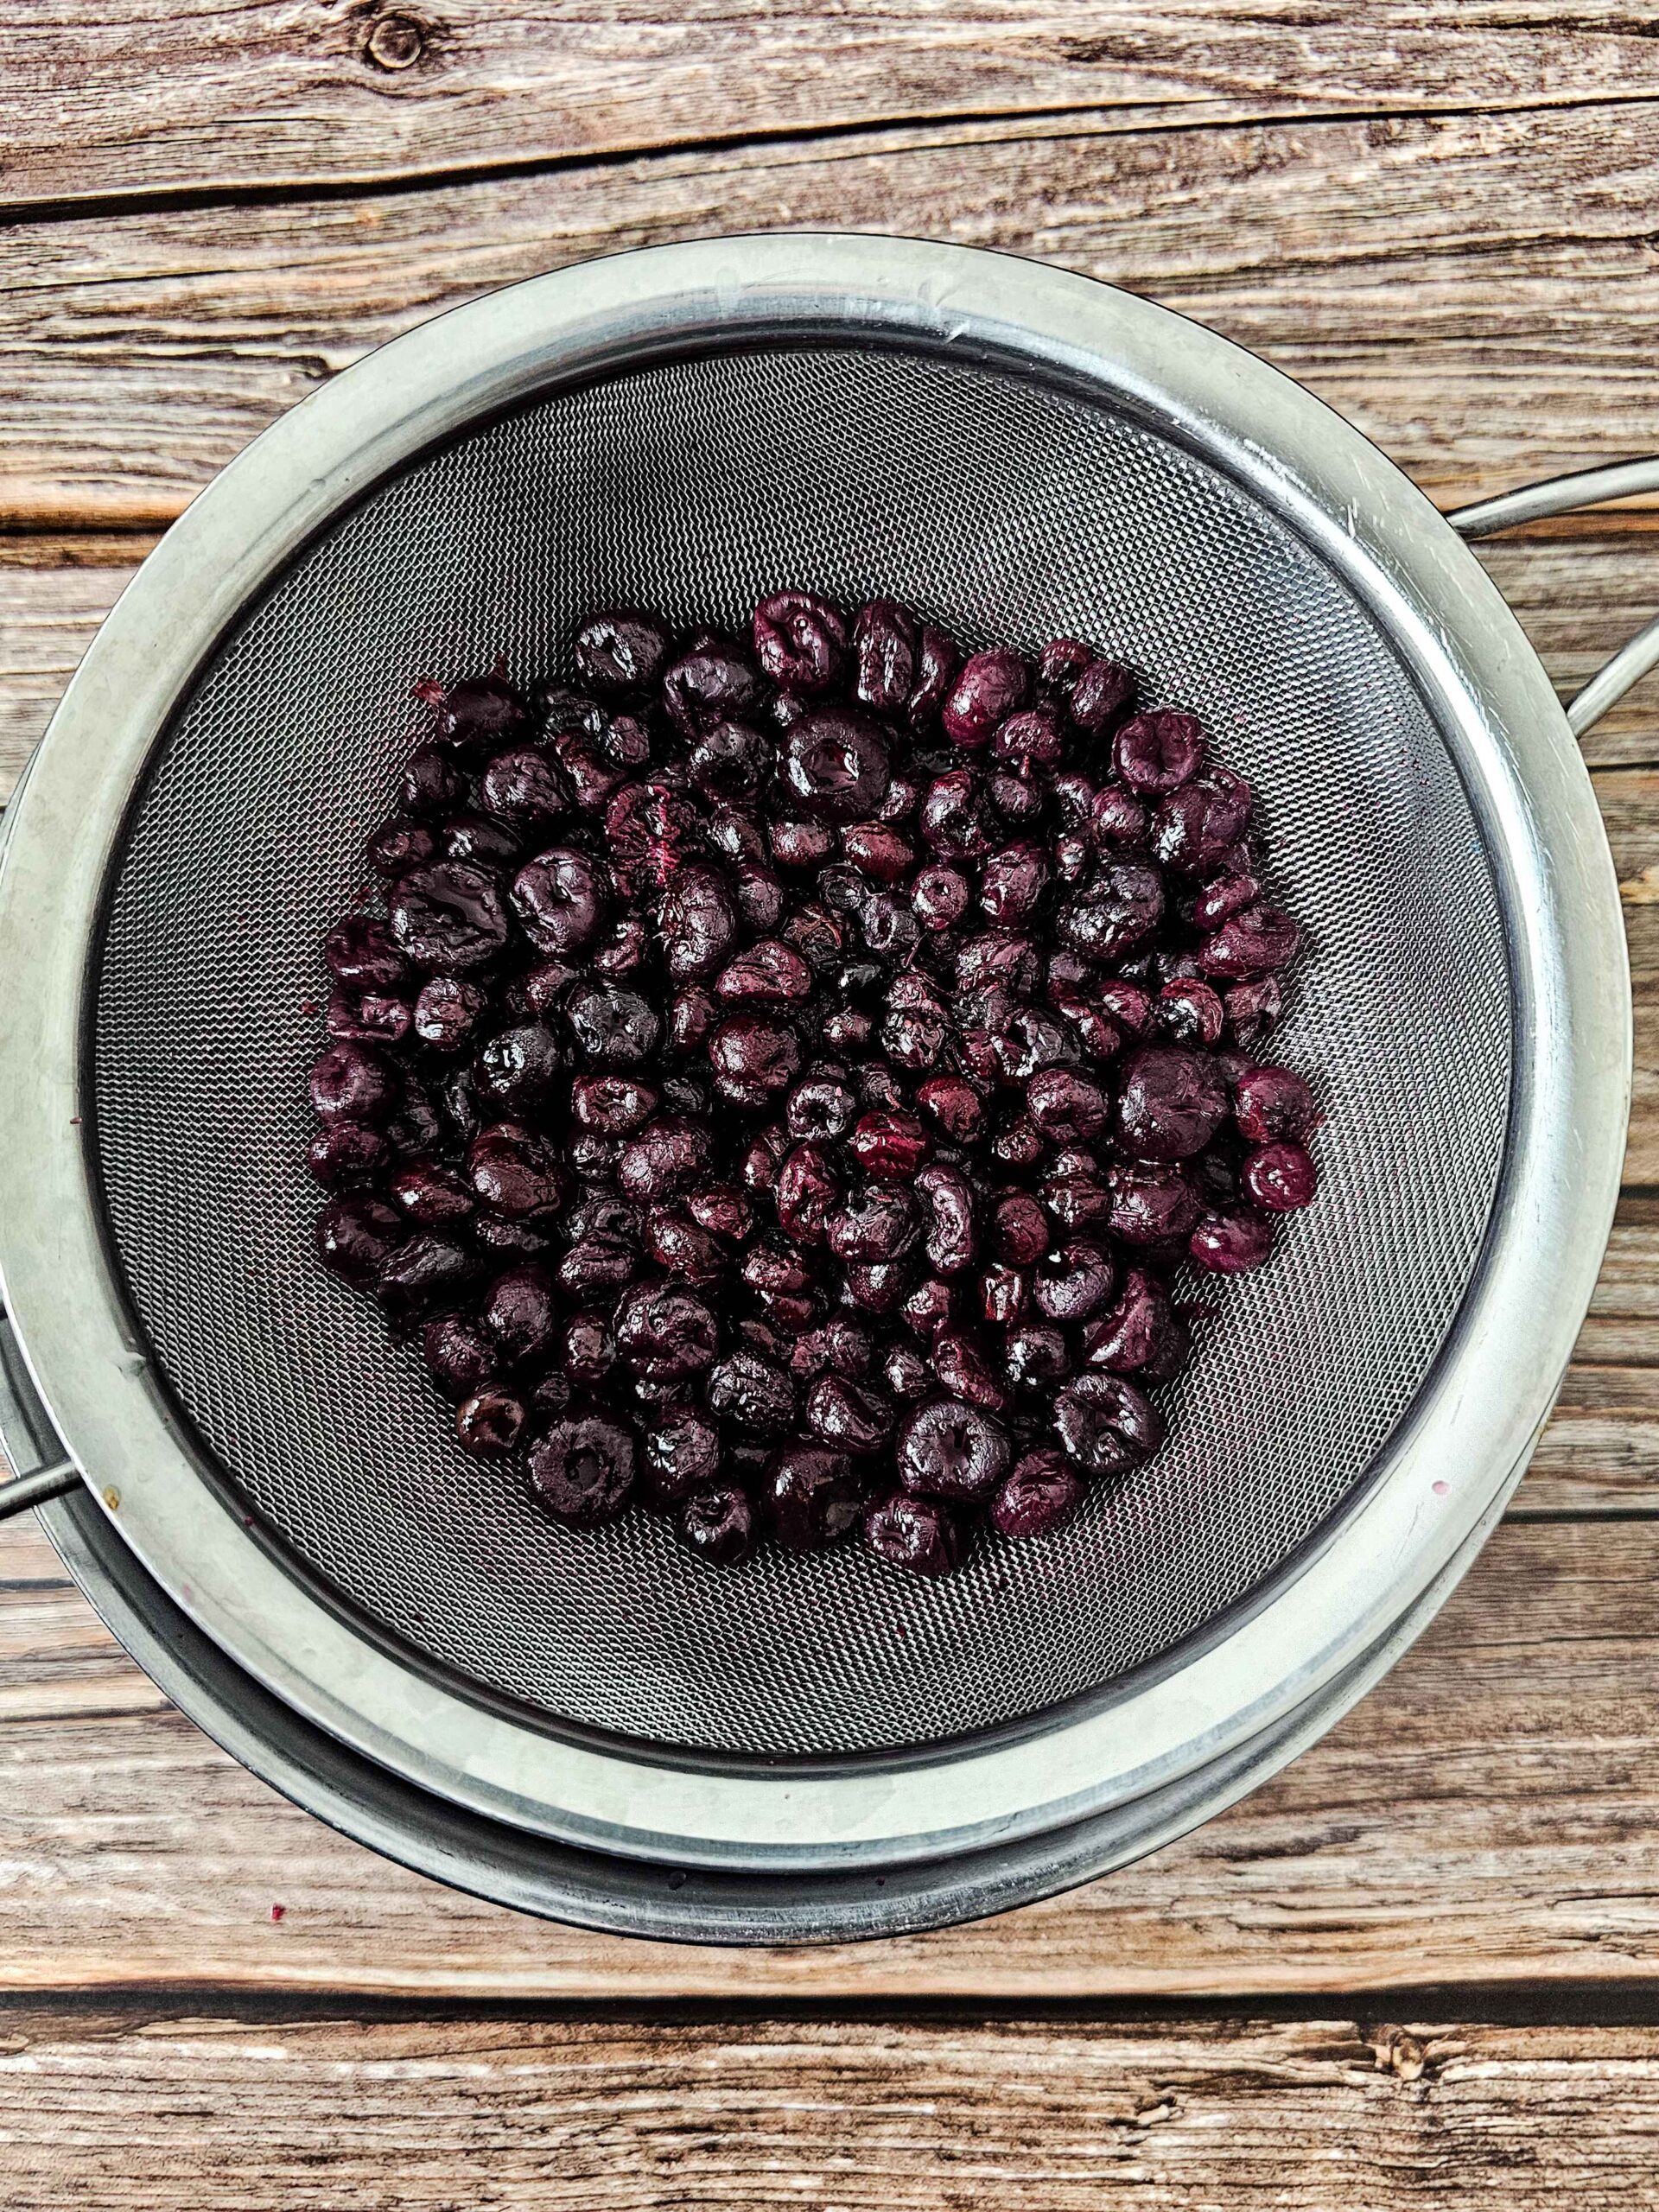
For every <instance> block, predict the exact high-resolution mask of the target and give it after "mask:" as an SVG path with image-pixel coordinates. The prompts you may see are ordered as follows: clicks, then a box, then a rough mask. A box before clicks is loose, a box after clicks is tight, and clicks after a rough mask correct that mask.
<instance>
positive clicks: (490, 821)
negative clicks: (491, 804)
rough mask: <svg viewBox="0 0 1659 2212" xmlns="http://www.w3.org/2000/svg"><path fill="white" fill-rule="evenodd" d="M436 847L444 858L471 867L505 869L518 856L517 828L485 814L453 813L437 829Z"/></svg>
mask: <svg viewBox="0 0 1659 2212" xmlns="http://www.w3.org/2000/svg"><path fill="white" fill-rule="evenodd" d="M438 850H439V851H440V852H441V853H442V855H443V857H444V859H445V860H447V861H465V862H466V863H467V865H468V866H469V867H472V868H506V867H508V866H509V865H511V864H512V862H514V861H517V860H518V855H519V851H520V846H519V842H518V835H517V833H516V831H514V830H512V829H508V827H507V825H506V823H505V822H498V821H497V820H496V819H495V818H494V817H493V816H492V815H488V814H470V813H467V812H462V813H460V814H452V815H451V816H450V817H449V818H448V821H447V822H444V823H441V824H440V825H439V829H438Z"/></svg>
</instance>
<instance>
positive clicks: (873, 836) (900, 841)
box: [841, 822, 916, 936]
mask: <svg viewBox="0 0 1659 2212" xmlns="http://www.w3.org/2000/svg"><path fill="white" fill-rule="evenodd" d="M841 849H842V852H844V853H845V854H846V855H847V858H848V860H849V861H850V862H851V864H852V865H853V867H855V868H857V869H858V871H859V872H860V874H863V875H868V877H870V879H871V880H873V881H874V882H876V883H888V884H891V883H902V882H903V881H904V880H905V878H906V876H908V875H909V874H910V873H911V871H912V869H913V868H914V867H915V865H916V850H915V848H914V846H913V845H912V843H911V842H910V840H909V838H908V837H906V836H904V835H903V834H902V833H901V832H900V831H899V830H897V829H893V828H891V827H890V826H889V825H888V824H887V823H885V822H857V823H854V824H853V826H852V828H851V829H845V830H843V831H842V839H841ZM868 931H869V925H868V923H866V925H865V933H866V935H867V936H868Z"/></svg>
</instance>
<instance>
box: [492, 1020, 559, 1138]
mask: <svg viewBox="0 0 1659 2212" xmlns="http://www.w3.org/2000/svg"><path fill="white" fill-rule="evenodd" d="M563 1068H564V1057H563V1053H562V1052H560V1049H559V1046H558V1040H557V1039H556V1038H555V1036H554V1034H553V1033H552V1031H551V1030H550V1029H544V1028H543V1027H542V1025H541V1023H540V1022H539V1021H525V1022H519V1023H518V1024H516V1025H515V1026H514V1027H512V1028H511V1029H503V1030H499V1031H498V1032H497V1033H496V1034H495V1035H494V1036H493V1037H489V1038H486V1039H485V1041H484V1044H483V1046H482V1047H481V1048H480V1052H479V1054H478V1057H477V1058H476V1059H475V1060H474V1063H473V1080H474V1084H475V1085H476V1086H477V1090H478V1095H479V1096H480V1099H482V1100H486V1101H488V1102H489V1103H490V1104H492V1105H493V1107H494V1108H495V1109H496V1110H497V1111H498V1112H499V1111H500V1110H501V1109H503V1108H505V1109H506V1110H507V1111H508V1112H509V1113H512V1114H518V1115H524V1114H527V1113H530V1112H531V1111H533V1110H534V1109H535V1108H537V1106H539V1105H540V1104H541V1103H542V1102H543V1100H544V1099H545V1098H546V1097H547V1096H548V1095H549V1094H550V1091H551V1090H552V1089H553V1087H554V1085H555V1084H556V1083H557V1082H558V1080H559V1077H560V1076H561V1074H562V1073H563Z"/></svg>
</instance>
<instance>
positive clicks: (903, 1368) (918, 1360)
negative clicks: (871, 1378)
mask: <svg viewBox="0 0 1659 2212" xmlns="http://www.w3.org/2000/svg"><path fill="white" fill-rule="evenodd" d="M881 1379H882V1381H883V1382H884V1383H886V1384H887V1388H888V1389H889V1390H891V1391H892V1392H893V1395H894V1397H896V1398H904V1399H906V1400H912V1401H913V1400H915V1399H917V1398H925V1396H926V1395H927V1394H928V1392H929V1391H930V1390H931V1389H932V1388H933V1370H932V1369H931V1367H930V1366H929V1365H928V1363H927V1362H926V1360H925V1358H924V1357H922V1355H921V1353H920V1352H918V1351H917V1350H916V1349H915V1348H914V1346H913V1345H911V1344H889V1345H888V1346H887V1350H886V1351H884V1352H883V1353H882V1355H881Z"/></svg>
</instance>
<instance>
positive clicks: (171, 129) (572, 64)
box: [0, 0, 1659, 205]
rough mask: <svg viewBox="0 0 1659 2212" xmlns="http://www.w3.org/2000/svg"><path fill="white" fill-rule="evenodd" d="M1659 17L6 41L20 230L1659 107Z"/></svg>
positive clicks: (312, 22) (671, 12) (799, 18)
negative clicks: (1512, 111) (674, 163)
mask: <svg viewBox="0 0 1659 2212" xmlns="http://www.w3.org/2000/svg"><path fill="white" fill-rule="evenodd" d="M1656 23H1659V16H1656V15H1655V13H1654V10H1653V9H1652V7H1651V4H1650V0H1635V4H1633V5H1629V6H1627V7H1626V8H1625V9H1624V11H1623V13H1622V16H1620V17H1619V18H1618V19H1617V20H1614V19H1611V18H1610V17H1609V16H1608V15H1607V12H1606V11H1605V10H1602V9H1595V8H1591V7H1587V6H1583V5H1575V6H1567V7H1561V6H1552V7H1550V8H1548V10H1546V9H1542V8H1540V9H1537V10H1527V9H1522V10H1516V9H1514V8H1512V7H1508V6H1499V5H1494V4H1491V0H1484V4H1471V5H1463V6H1452V5H1450V4H1444V0H1443V4H1440V5H1438V6H1436V5H1433V4H1428V5H1424V4H1421V0H1378V4H1376V5H1374V6H1372V7H1370V8H1368V9H1366V10H1363V11H1360V10H1353V9H1351V8H1344V7H1342V6H1339V5H1320V6H1316V7H1313V8H1301V9H1299V10H1296V11H1294V13H1292V14H1288V15H1284V16H1277V17H1275V16H1273V15H1266V16H1263V15H1262V14H1261V13H1259V12H1252V13H1246V12H1244V11H1243V10H1237V9H1234V8H1230V7H1229V8H1224V9H1222V8H1217V7H1216V6H1214V5H1213V4H1211V0H1162V4H1160V5H1156V6H1151V7H1146V6H1135V5H1132V4H1130V0H1078V4H1076V5H1073V6H1071V7H1068V8H1065V9H1061V8H1058V7H1055V6H1053V5H1052V4H1046V0H967V4H963V0H896V4H892V5H889V6H887V7H885V8H883V9H882V10H880V12H879V13H872V12H870V11H868V10H839V9H833V10H832V9H826V8H823V7H821V6H815V5H813V4H811V0H784V4H782V5H779V6H777V7H769V8H767V9H766V10H733V9H730V8H728V7H724V6H721V5H719V4H718V0H691V4H689V5H687V6H684V7H664V6H663V5H662V4H661V0H631V3H630V0H623V4H621V5H619V6H614V7H607V8H604V9H600V10H596V9H594V8H591V7H588V6H584V5H582V0H520V4H518V5H517V6H515V7H514V8H512V10H499V9H494V8H491V7H489V6H488V5H487V4H486V0H444V4H443V5H442V7H441V8H440V9H438V10H433V9H431V8H429V7H428V6H426V5H424V4H422V5H410V6H403V5H401V4H395V0H385V4H379V5H374V4H371V5H365V6H361V7H358V6H353V7H351V8H346V9H342V8H340V7H338V6H335V5H333V4H330V0H251V4H245V5H243V6H240V7H238V8H235V9H231V10H226V9H224V8H222V7H219V6H217V5H215V4H213V0H176V4H174V5H172V6H169V7H168V8H166V9H162V10H158V9H156V8H155V7H154V6H153V5H151V4H149V0H30V4H29V7H27V8H26V9H23V10H13V11H12V12H11V13H10V16H9V17H8V19H7V20H6V22H4V23H3V25H0V82H3V83H4V84H5V86H6V87H7V102H6V117H5V123H4V133H3V137H0V204H3V203H4V202H5V201H7V200H10V202H11V203H13V204H14V205H15V204H18V203H22V204H36V205H38V204H39V203H40V202H41V201H44V200H58V199H73V198H75V197H81V196H90V197H94V198H100V199H103V198H107V197H110V196H111V195H114V194H121V193H131V192H135V191H143V192H152V193H153V192H176V191H180V190H186V191H243V192H245V191H247V190H248V189H250V188H255V187H264V188H271V187H285V186H292V185H294V184H295V183H296V182H317V181H335V182H348V183H355V182H360V181H368V180H384V179H389V178H397V177H403V178H406V177H410V176H429V175H434V174H439V173H444V172H454V171H456V170H459V169H464V168H476V167H480V166H485V167H486V166H491V165H503V164H522V163H524V162H545V161H548V160H568V159H569V158H572V157H577V158H581V157H591V156H595V155H604V154H615V153H617V152H619V151H632V150H638V149H649V148H652V147H663V146H669V145H673V144H675V143H677V142H686V141H692V142H696V143H698V144H702V145H706V144H708V143H710V142H717V141H722V140H731V139H734V138H741V137H753V136H755V135H757V134H769V133H778V132H789V131H799V130H823V129H826V128H834V127H843V128H844V127H848V126H858V127H863V128H868V127H869V126H870V125H872V124H882V123H891V122H902V121H905V120H907V119H914V118H939V117H960V118H972V117H976V116H985V115H1016V114H1017V115H1031V114H1033V113H1037V112H1040V111H1064V110H1066V109H1075V108H1102V109H1107V110H1110V109H1115V108H1128V109H1130V110H1135V109H1144V110H1152V111H1158V110H1160V109H1161V110H1163V111H1165V112H1166V113H1167V114H1172V115H1173V116H1174V117H1175V118H1182V119H1188V118H1190V119H1192V120H1197V121H1204V120H1207V119H1212V118H1218V117H1219V118H1225V117H1229V116H1237V115H1240V114H1244V115H1252V114H1262V113H1263V112H1267V113H1272V112H1274V111H1279V112H1286V111H1289V112H1294V111H1298V110H1303V111H1306V110H1312V111H1319V110H1328V109H1331V108H1332V107H1335V108H1342V107H1360V108H1363V109H1366V110H1368V111H1369V110H1382V111H1400V112H1411V111H1414V110H1421V109H1422V108H1424V107H1427V106H1446V107H1453V108H1459V109H1466V108H1471V107H1477V108H1512V107H1517V106H1527V105H1533V106H1538V105H1554V104H1558V103H1571V102H1575V101H1584V100H1588V99H1598V98H1601V97H1614V98H1618V99H1631V98H1637V97H1642V96H1646V95H1651V94H1652V93H1654V92H1659V59H1656V56H1655V53H1654V48H1653V45H1652V37H1653V32H1654V29H1655V27H1656Z"/></svg>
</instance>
